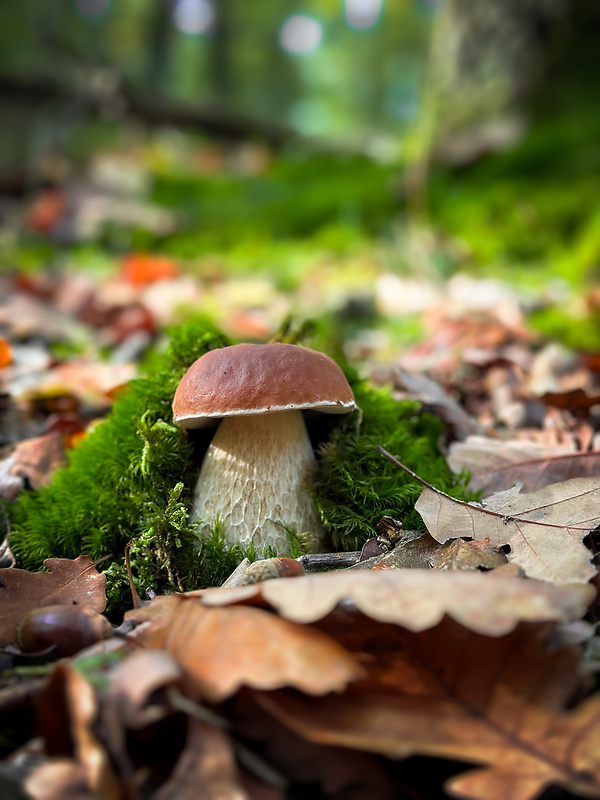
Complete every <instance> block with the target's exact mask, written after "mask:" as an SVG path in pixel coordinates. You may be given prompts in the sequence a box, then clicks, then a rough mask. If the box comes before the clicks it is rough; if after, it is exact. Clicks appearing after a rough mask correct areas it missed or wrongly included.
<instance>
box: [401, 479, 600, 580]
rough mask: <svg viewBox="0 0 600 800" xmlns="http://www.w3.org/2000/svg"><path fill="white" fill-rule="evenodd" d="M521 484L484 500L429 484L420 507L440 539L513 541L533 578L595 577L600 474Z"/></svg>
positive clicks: (514, 552) (514, 556)
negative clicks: (592, 539)
mask: <svg viewBox="0 0 600 800" xmlns="http://www.w3.org/2000/svg"><path fill="white" fill-rule="evenodd" d="M519 488H520V487H517V488H516V490H510V493H508V494H507V493H506V492H503V493H499V494H498V495H492V496H491V497H488V498H486V500H484V501H483V504H482V506H478V505H474V504H471V503H464V502H462V501H460V500H455V499H454V498H452V497H449V496H448V495H446V494H444V493H443V492H438V491H437V490H434V489H433V488H431V487H428V486H425V487H424V489H423V491H422V493H421V496H420V497H419V499H418V500H417V502H416V504H415V509H416V510H417V511H418V512H419V514H420V515H421V517H422V518H423V521H424V522H425V524H426V525H427V529H428V530H429V532H430V533H431V535H432V536H433V537H434V539H437V541H438V542H442V543H443V542H446V541H448V539H453V538H457V537H467V538H473V539H486V538H489V539H490V542H491V544H492V545H493V546H495V547H501V546H502V545H506V544H508V545H510V548H511V552H510V554H509V555H508V559H509V561H514V562H516V563H517V564H518V565H519V566H520V567H522V568H523V569H524V570H525V573H526V574H527V575H528V576H529V577H530V578H537V579H538V580H548V581H552V582H554V583H563V584H565V583H585V582H587V581H589V580H590V579H591V578H592V577H593V576H594V575H595V574H596V570H595V568H594V567H593V566H592V564H591V556H592V553H591V552H590V551H589V550H588V549H587V548H586V547H585V545H584V544H583V539H584V538H585V537H586V536H587V534H588V533H589V532H590V531H591V530H592V529H593V528H595V527H596V525H598V524H599V523H600V478H574V479H573V480H570V481H563V482H562V483H555V484H552V485H550V486H545V487H543V488H542V489H538V490H537V491H536V492H530V493H527V494H520V492H519Z"/></svg>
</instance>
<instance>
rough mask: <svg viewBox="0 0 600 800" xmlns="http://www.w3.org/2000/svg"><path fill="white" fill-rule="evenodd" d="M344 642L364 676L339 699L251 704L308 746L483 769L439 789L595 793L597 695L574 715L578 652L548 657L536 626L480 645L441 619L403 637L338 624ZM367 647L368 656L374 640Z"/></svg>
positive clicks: (525, 794) (268, 699) (282, 698)
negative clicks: (555, 787) (364, 657)
mask: <svg viewBox="0 0 600 800" xmlns="http://www.w3.org/2000/svg"><path fill="white" fill-rule="evenodd" d="M339 623H340V620H336V625H337V630H338V631H339V635H340V639H341V641H342V643H344V644H346V645H347V646H349V647H351V648H352V649H357V650H359V651H360V650H363V649H368V650H369V652H370V654H371V655H372V656H373V655H375V656H376V658H373V657H371V659H370V660H369V661H368V662H366V664H367V669H368V671H369V677H368V678H367V680H365V681H361V682H359V683H357V684H354V685H351V686H349V687H348V689H347V690H346V692H345V694H344V695H342V696H334V695H330V696H329V697H325V698H320V699H319V700H318V701H315V700H314V699H312V698H306V697H300V696H298V695H295V694H292V693H289V692H285V691H280V692H273V693H268V694H267V693H262V694H258V693H255V695H254V697H255V700H256V702H257V703H258V704H259V705H261V706H262V707H263V708H264V709H265V710H267V711H269V712H270V713H272V714H273V715H274V716H275V717H276V718H277V719H278V720H279V721H280V722H282V723H284V724H285V725H287V726H288V727H289V728H290V729H291V730H293V731H294V732H296V733H297V734H299V735H301V736H303V737H305V738H306V739H308V740H309V741H311V742H317V743H320V744H325V745H340V746H344V747H352V748H356V749H358V750H364V751H368V752H374V753H380V754H382V755H385V756H388V757H391V758H394V759H396V758H406V757H408V756H411V755H417V754H421V755H428V756H436V757H444V758H450V759H455V760H457V761H465V760H468V761H473V762H475V763H477V764H484V765H485V766H483V767H480V768H478V769H477V770H475V771H472V772H467V773H465V774H463V775H458V776H457V777H454V778H452V779H451V780H450V781H449V783H448V785H447V787H446V788H447V789H448V790H449V791H450V792H451V793H452V794H453V795H454V796H457V797H465V798H474V799H475V798H476V799H477V800H506V798H510V800H531V799H532V798H534V797H537V796H538V794H539V793H540V792H541V791H542V790H543V789H544V788H545V787H547V786H550V785H552V784H560V785H562V786H565V787H567V788H568V789H569V790H571V791H574V792H576V793H581V794H584V795H585V796H593V797H600V758H599V752H600V751H599V746H598V733H599V732H600V696H595V697H593V698H591V699H590V700H588V701H586V702H585V703H584V704H583V705H581V706H580V707H579V708H578V709H576V710H575V711H574V712H572V713H567V712H566V711H565V708H566V706H567V704H568V703H569V701H570V700H571V698H572V695H573V692H574V691H575V689H576V687H577V684H578V674H577V664H578V660H579V654H578V651H577V649H576V648H569V649H563V650H559V651H553V652H549V651H548V648H547V647H546V636H547V632H548V631H547V627H548V626H546V625H541V626H535V627H534V626H532V625H521V626H519V627H518V628H516V629H515V630H513V631H512V632H511V633H510V634H508V635H506V636H503V637H498V638H490V637H484V636H480V635H477V634H474V633H471V632H469V631H467V630H466V629H465V628H462V627H461V626H460V625H458V624H457V623H455V622H454V621H452V620H449V619H445V620H444V621H443V622H442V623H441V624H440V625H439V626H437V627H436V628H434V629H432V630H428V631H424V632H420V633H411V632H409V631H406V630H402V629H400V628H392V627H391V626H380V627H379V628H378V629H377V636H376V637H375V635H374V631H373V629H372V627H371V628H368V629H367V627H366V626H363V628H364V631H363V633H362V635H361V634H360V633H359V634H358V635H357V631H356V628H355V627H353V626H352V625H346V626H345V628H344V627H342V628H340V625H339ZM374 642H375V643H376V650H375V652H374V651H373V643H374Z"/></svg>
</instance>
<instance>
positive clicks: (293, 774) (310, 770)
mask: <svg viewBox="0 0 600 800" xmlns="http://www.w3.org/2000/svg"><path fill="white" fill-rule="evenodd" d="M231 707H232V717H233V723H234V730H235V733H236V735H241V736H242V737H243V739H244V741H249V742H255V743H256V744H257V745H258V746H259V747H260V750H259V751H258V752H259V753H260V755H261V756H262V757H263V758H265V759H266V760H267V763H269V764H270V765H272V766H273V767H275V769H276V770H277V771H278V772H279V773H281V774H282V775H283V776H285V777H286V778H288V779H289V780H290V781H291V782H292V785H293V784H303V785H304V786H306V784H309V785H310V784H313V786H314V785H318V787H319V789H320V793H318V792H315V794H316V795H317V796H318V797H321V796H324V797H332V798H337V800H342V798H357V800H358V799H359V798H363V799H364V798H376V800H396V798H399V797H404V795H403V794H401V793H400V792H398V791H397V789H398V788H399V787H397V786H395V781H394V780H393V779H392V777H391V776H390V775H389V773H388V772H387V770H386V768H385V765H384V764H383V763H382V762H381V760H380V759H378V758H377V757H376V756H373V755H371V754H370V753H359V752H357V751H356V750H349V749H346V748H342V747H322V746H320V745H318V744H315V743H314V742H308V741H306V739H304V738H301V737H300V736H298V735H296V734H295V733H294V732H293V731H291V730H290V729H289V728H288V727H286V726H284V725H282V724H280V723H279V722H278V721H277V720H276V719H274V718H273V717H272V715H270V714H268V713H266V712H265V711H264V710H263V709H262V708H261V707H260V706H259V705H258V704H257V703H256V702H255V699H254V695H253V693H251V692H240V694H239V695H238V696H237V697H236V698H235V700H234V701H233V702H232V703H231ZM290 788H291V787H290ZM311 788H312V787H311ZM290 794H294V792H293V789H292V791H291V792H288V793H287V795H286V796H288V797H289V796H290ZM306 795H307V793H306V792H304V793H302V795H301V796H306Z"/></svg>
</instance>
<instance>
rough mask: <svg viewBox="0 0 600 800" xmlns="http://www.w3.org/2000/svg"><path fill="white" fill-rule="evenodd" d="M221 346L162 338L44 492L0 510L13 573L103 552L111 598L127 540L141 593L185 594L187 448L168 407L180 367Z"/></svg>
mask: <svg viewBox="0 0 600 800" xmlns="http://www.w3.org/2000/svg"><path fill="white" fill-rule="evenodd" d="M226 344H228V342H227V340H226V339H225V337H223V335H222V334H221V333H219V332H218V331H216V330H215V329H214V328H212V327H210V326H209V325H207V324H205V323H198V322H191V323H188V324H186V325H183V326H181V327H179V328H176V329H175V330H174V331H172V332H171V338H170V343H169V346H168V348H167V349H166V351H165V352H164V353H160V354H156V355H155V356H154V357H152V358H151V359H150V360H149V362H148V363H147V365H146V366H145V369H144V372H145V374H146V376H147V377H145V378H141V379H138V380H135V381H132V383H131V384H130V385H129V386H128V388H127V389H126V390H125V391H124V393H123V394H122V396H121V397H120V398H119V399H118V400H117V401H116V402H115V405H114V407H113V409H112V411H111V413H110V415H109V416H108V418H107V419H106V420H105V421H103V422H101V423H99V424H98V426H97V427H96V428H95V430H94V431H93V432H91V433H90V434H89V435H88V436H87V437H86V438H85V439H84V440H83V441H82V442H81V443H80V444H79V445H78V446H77V447H75V448H74V449H73V450H72V452H71V456H70V460H69V464H68V465H67V466H66V467H65V468H64V469H62V470H60V471H58V472H57V473H56V474H55V476H54V479H53V482H52V484H51V485H50V486H48V487H46V488H44V489H42V490H40V491H38V492H31V493H25V494H23V495H21V497H20V498H19V499H18V501H17V502H16V503H15V504H14V505H13V506H12V507H11V508H10V510H9V513H10V516H11V526H12V533H11V537H10V542H11V547H12V549H13V552H14V553H15V556H16V557H17V561H18V563H19V566H21V567H24V568H26V569H39V568H40V566H41V565H42V562H43V560H44V559H46V558H50V557H63V558H75V557H76V556H78V555H80V554H82V553H85V554H87V555H90V556H91V557H92V558H94V559H97V558H101V557H102V556H105V555H107V554H109V553H110V554H112V555H113V557H114V558H115V561H116V563H115V564H114V565H113V566H112V567H111V568H110V569H109V575H110V576H112V577H113V579H114V580H113V585H112V587H111V591H113V594H115V593H116V595H118V594H119V592H120V591H121V589H119V585H123V586H125V577H124V573H123V572H122V570H121V567H120V564H121V561H122V555H123V552H124V548H125V545H126V544H127V542H128V541H129V540H131V539H135V540H136V545H135V548H134V552H133V554H132V557H133V559H134V561H136V560H137V564H136V566H137V567H138V573H137V574H138V575H139V576H140V585H141V586H142V588H146V586H152V585H153V586H154V587H155V588H160V587H161V586H162V587H164V586H165V585H175V586H178V587H180V588H182V587H188V588H189V585H190V583H191V582H192V578H193V573H194V571H201V569H202V554H198V553H197V552H195V551H194V552H192V551H193V549H194V548H195V549H196V550H197V549H198V543H197V540H196V539H195V537H194V536H193V531H192V529H191V528H190V527H189V526H188V524H187V520H186V515H185V511H184V508H185V507H184V504H183V502H182V500H181V495H182V489H183V486H182V485H181V481H182V477H184V476H185V474H186V467H187V465H188V463H189V457H190V453H191V447H190V445H189V444H188V442H187V438H186V435H185V433H184V432H183V431H182V430H181V429H179V428H177V427H176V426H174V425H173V424H172V422H171V418H172V413H171V401H172V398H173V394H174V392H175V388H176V386H177V384H178V382H179V380H180V379H181V377H182V375H183V373H184V372H185V370H186V369H187V368H188V366H189V365H190V364H191V363H192V362H193V361H194V360H195V359H196V358H198V357H199V356H201V355H202V354H203V353H205V352H206V351H207V350H211V349H214V348H215V347H222V346H225V345H226ZM142 562H143V565H142ZM123 591H124V589H123ZM113 599H114V598H113Z"/></svg>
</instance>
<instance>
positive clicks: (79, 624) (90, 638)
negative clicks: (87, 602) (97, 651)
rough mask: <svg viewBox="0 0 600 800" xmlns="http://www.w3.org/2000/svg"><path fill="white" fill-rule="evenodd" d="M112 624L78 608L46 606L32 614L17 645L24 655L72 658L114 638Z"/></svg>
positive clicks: (25, 619)
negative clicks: (98, 643)
mask: <svg viewBox="0 0 600 800" xmlns="http://www.w3.org/2000/svg"><path fill="white" fill-rule="evenodd" d="M111 631H112V626H111V624H110V622H109V621H108V620H107V619H106V617H103V616H102V614H99V613H98V612H97V611H92V609H90V608H84V607H83V606H78V605H70V606H67V605H63V606H61V605H58V606H42V607H41V608H35V609H33V610H32V611H29V612H28V613H27V614H25V616H24V617H23V619H22V620H21V624H20V625H19V628H18V630H17V642H18V645H19V647H20V648H21V650H22V652H24V653H42V652H44V651H46V650H49V649H50V648H52V650H51V653H52V655H55V656H58V657H59V658H64V657H66V656H72V655H74V654H75V653H78V652H79V651H80V650H83V648H84V647H88V646H89V645H91V644H94V643H95V642H99V641H100V640H101V639H106V638H108V637H109V636H110V634H111Z"/></svg>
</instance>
